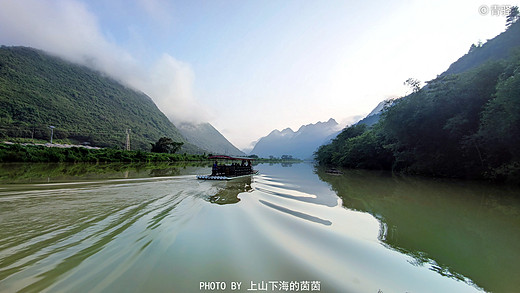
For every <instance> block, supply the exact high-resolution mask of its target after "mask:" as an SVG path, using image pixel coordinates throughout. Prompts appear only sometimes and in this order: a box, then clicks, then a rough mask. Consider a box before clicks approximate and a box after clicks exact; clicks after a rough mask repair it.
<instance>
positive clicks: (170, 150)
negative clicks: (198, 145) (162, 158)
mask: <svg viewBox="0 0 520 293" xmlns="http://www.w3.org/2000/svg"><path fill="white" fill-rule="evenodd" d="M183 144H184V143H182V142H175V141H173V139H171V138H169V137H161V138H159V140H158V141H157V142H156V143H152V144H151V145H152V152H153V153H167V154H175V153H176V152H177V151H178V150H179V149H180V148H181V146H182V145H183Z"/></svg>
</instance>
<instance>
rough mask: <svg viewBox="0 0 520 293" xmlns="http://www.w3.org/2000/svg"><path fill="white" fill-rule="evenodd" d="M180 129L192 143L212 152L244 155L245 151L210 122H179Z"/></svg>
mask: <svg viewBox="0 0 520 293" xmlns="http://www.w3.org/2000/svg"><path fill="white" fill-rule="evenodd" d="M177 127H178V129H179V131H180V132H181V133H182V135H183V136H184V137H185V138H186V139H187V140H188V141H189V142H191V143H193V144H194V145H196V146H198V147H199V148H201V149H203V150H206V151H208V153H212V154H222V155H231V156H243V155H244V153H243V152H242V151H240V150H239V149H237V148H236V147H235V146H234V145H233V144H231V143H230V142H229V141H228V140H227V139H226V138H225V137H224V136H223V135H222V134H221V133H220V132H219V131H218V130H216V129H215V127H213V125H211V124H209V123H200V124H196V125H195V124H191V123H180V124H177Z"/></svg>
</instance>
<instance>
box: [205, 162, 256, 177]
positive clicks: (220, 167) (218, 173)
mask: <svg viewBox="0 0 520 293" xmlns="http://www.w3.org/2000/svg"><path fill="white" fill-rule="evenodd" d="M209 159H210V160H215V163H214V164H213V167H212V168H211V174H210V175H197V179H200V180H232V179H235V178H240V177H247V176H251V175H255V174H258V170H253V166H252V162H253V161H254V159H253V158H249V157H232V156H210V157H209ZM222 160H224V161H232V162H233V163H231V164H230V165H226V164H219V163H218V162H219V161H222ZM240 161H241V163H238V162H240Z"/></svg>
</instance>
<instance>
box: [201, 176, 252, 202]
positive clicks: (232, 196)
mask: <svg viewBox="0 0 520 293" xmlns="http://www.w3.org/2000/svg"><path fill="white" fill-rule="evenodd" d="M252 178H253V176H246V177H239V178H235V179H233V180H229V181H228V180H224V181H215V183H214V184H213V185H215V186H217V188H218V189H219V191H218V192H217V193H216V194H215V195H212V196H210V197H209V201H210V202H211V203H216V204H233V203H237V202H239V201H240V198H238V195H239V194H240V193H242V192H249V191H251V190H252V188H251V181H252Z"/></svg>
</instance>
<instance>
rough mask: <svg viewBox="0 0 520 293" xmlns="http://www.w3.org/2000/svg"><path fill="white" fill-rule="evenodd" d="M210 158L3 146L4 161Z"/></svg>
mask: <svg viewBox="0 0 520 293" xmlns="http://www.w3.org/2000/svg"><path fill="white" fill-rule="evenodd" d="M207 159H208V156H207V155H191V154H166V153H150V152H143V151H125V150H118V149H110V148H102V149H94V148H85V147H68V148H62V147H48V146H45V145H29V144H27V145H22V144H5V143H2V144H0V162H3V163H7V162H28V163H29V162H34V163H46V162H54V163H60V162H71V163H77V162H90V163H111V162H129V163H134V162H178V161H204V160H207Z"/></svg>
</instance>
